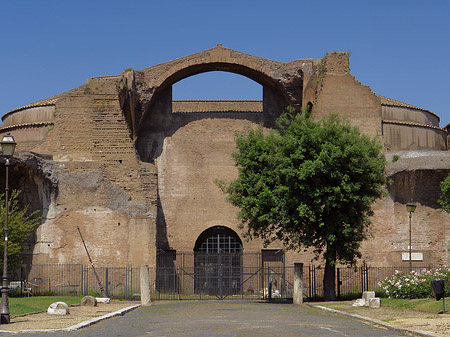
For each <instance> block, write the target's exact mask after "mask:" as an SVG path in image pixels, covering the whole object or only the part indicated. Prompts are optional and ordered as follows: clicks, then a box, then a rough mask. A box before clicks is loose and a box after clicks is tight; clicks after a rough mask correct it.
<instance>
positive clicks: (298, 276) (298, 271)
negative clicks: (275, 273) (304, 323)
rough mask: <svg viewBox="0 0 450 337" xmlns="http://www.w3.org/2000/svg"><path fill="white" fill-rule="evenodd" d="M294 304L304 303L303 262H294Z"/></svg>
mask: <svg viewBox="0 0 450 337" xmlns="http://www.w3.org/2000/svg"><path fill="white" fill-rule="evenodd" d="M293 296H294V304H302V303H303V263H294V295H293Z"/></svg>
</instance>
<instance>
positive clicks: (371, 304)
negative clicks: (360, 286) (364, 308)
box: [369, 297, 381, 308]
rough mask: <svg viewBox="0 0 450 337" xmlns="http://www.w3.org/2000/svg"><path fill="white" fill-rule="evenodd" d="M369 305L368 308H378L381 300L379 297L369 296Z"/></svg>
mask: <svg viewBox="0 0 450 337" xmlns="http://www.w3.org/2000/svg"><path fill="white" fill-rule="evenodd" d="M369 307H370V308H379V307H381V300H380V298H379V297H375V298H371V299H370V300H369Z"/></svg>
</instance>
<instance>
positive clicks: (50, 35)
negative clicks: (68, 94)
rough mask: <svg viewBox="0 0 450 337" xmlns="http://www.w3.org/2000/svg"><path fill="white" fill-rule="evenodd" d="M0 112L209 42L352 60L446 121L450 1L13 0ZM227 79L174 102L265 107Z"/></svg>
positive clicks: (384, 91)
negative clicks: (344, 55) (242, 102)
mask: <svg viewBox="0 0 450 337" xmlns="http://www.w3.org/2000/svg"><path fill="white" fill-rule="evenodd" d="M0 13H1V14H0V42H1V44H0V64H1V69H2V75H3V76H2V77H3V82H2V84H1V86H0V114H1V115H3V114H4V113H6V112H7V111H10V110H12V109H14V108H17V107H20V106H23V105H26V104H29V103H32V102H35V101H38V100H40V99H44V98H47V97H50V96H53V95H56V94H59V93H61V92H64V91H67V90H70V89H73V88H75V87H77V86H79V85H82V84H84V83H85V82H86V80H87V79H88V78H90V77H94V76H103V75H116V74H120V72H121V71H123V70H124V69H126V68H133V69H136V70H138V69H143V68H146V67H149V66H152V65H156V64H159V63H163V62H166V61H170V60H172V59H175V58H179V57H182V56H185V55H189V54H192V53H195V52H198V51H201V50H205V49H209V48H212V47H214V46H216V45H217V43H221V44H223V46H225V47H228V48H231V49H235V50H238V51H241V52H244V53H248V54H253V55H256V56H260V57H264V58H268V59H272V60H276V61H281V62H288V61H291V60H294V59H301V58H321V57H323V56H324V55H325V54H326V52H330V51H348V52H350V53H351V56H350V70H351V73H352V74H353V75H354V76H355V77H356V78H357V79H358V80H359V81H360V82H362V83H363V84H366V85H369V86H370V87H371V88H372V90H373V91H374V92H375V93H377V94H380V95H384V96H387V97H390V98H393V99H397V100H400V101H404V102H406V103H409V104H413V105H416V106H419V107H422V108H425V109H428V110H431V111H433V112H434V113H436V114H437V115H439V116H440V117H441V124H440V125H441V126H444V125H445V124H447V123H450V1H447V0H424V1H419V0H389V1H384V0H379V1H362V0H359V1H356V0H355V1H345V0H340V1H311V0H310V1H300V0H296V1H283V0H278V1H274V0H271V1H266V0H259V1H245V0H240V1H235V0H228V1H213V0H209V1H196V0H189V1H188V0H184V1H181V0H179V1H176V0H164V1H163V0H158V1H153V0H147V1H142V0H141V1H139V0H137V1H123V0H122V1H115V0H108V1H103V0H97V1H96V0H89V1H84V0H77V1H61V0H55V1H50V0H40V1H36V0H29V1H23V0H15V1H2V2H1V4H0ZM261 92H262V91H261V87H260V86H259V85H258V84H256V83H254V82H252V81H251V80H249V79H247V78H245V77H242V76H238V75H233V74H227V73H207V74H203V75H198V76H195V77H191V78H188V79H185V80H183V81H180V82H179V83H177V84H175V86H174V99H261V96H262V93H261Z"/></svg>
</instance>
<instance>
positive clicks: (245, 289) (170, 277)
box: [10, 254, 430, 301]
mask: <svg viewBox="0 0 450 337" xmlns="http://www.w3.org/2000/svg"><path fill="white" fill-rule="evenodd" d="M259 258H260V256H256V255H253V256H245V255H242V254H241V255H233V256H230V255H229V254H228V255H222V256H221V257H220V259H219V258H218V257H215V258H212V257H210V259H208V260H206V259H205V258H204V257H201V258H198V259H197V263H196V262H195V259H196V256H195V255H193V254H191V255H184V256H183V257H182V258H181V259H179V260H178V262H175V261H172V262H173V263H172V266H167V264H166V266H161V265H159V266H155V267H151V268H150V280H151V297H152V299H153V300H171V299H174V300H187V299H236V298H239V299H268V298H271V299H275V300H276V299H291V298H292V291H293V283H294V268H293V266H285V265H284V263H283V262H282V261H281V262H273V261H271V262H270V263H263V262H264V261H262V260H260V259H259ZM258 259H259V260H258ZM266 262H267V261H266ZM422 268H427V269H429V268H430V266H428V267H420V268H419V267H416V268H415V269H422ZM396 270H400V271H402V272H406V273H407V272H408V271H409V269H408V267H371V266H370V265H367V264H363V265H362V266H359V267H351V268H347V267H337V268H336V295H337V297H338V298H339V299H349V298H356V297H360V296H361V294H362V292H363V291H367V290H372V291H377V290H378V289H379V285H378V283H379V282H380V281H382V280H384V279H386V277H389V276H391V275H393V274H394V273H395V271H396ZM96 271H97V273H98V275H99V277H100V281H101V283H102V285H103V287H104V288H105V291H106V293H107V296H109V297H113V298H121V299H129V300H132V299H139V298H140V284H139V282H140V268H139V267H135V266H131V265H130V266H126V267H97V268H96ZM323 276H324V267H323V266H316V265H309V266H305V267H304V269H303V291H304V298H305V299H306V300H310V301H312V300H319V299H321V298H322V297H323ZM10 280H11V282H10V285H11V286H13V287H17V288H19V287H20V288H21V290H22V292H23V293H25V294H27V293H28V294H29V295H69V296H71V295H73V296H75V295H76V296H84V295H95V296H101V292H100V287H99V284H98V281H97V279H96V277H95V275H94V272H93V270H92V267H91V266H88V265H82V264H45V265H44V264H39V265H38V264H35V265H26V266H24V267H23V268H22V269H21V270H20V272H17V273H16V275H15V276H13V275H11V277H10Z"/></svg>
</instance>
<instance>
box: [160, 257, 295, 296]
mask: <svg viewBox="0 0 450 337" xmlns="http://www.w3.org/2000/svg"><path fill="white" fill-rule="evenodd" d="M263 260H264V259H263V253H260V252H257V253H226V252H222V253H216V254H213V253H199V252H192V253H175V252H174V251H169V252H165V251H160V252H158V261H159V262H158V267H157V268H155V270H154V271H155V284H154V293H153V298H155V299H180V300H181V299H236V298H239V299H263V298H265V299H268V298H270V297H272V299H284V298H292V287H293V267H285V266H284V264H283V263H281V262H276V261H271V262H270V263H269V262H267V261H266V262H265V263H263Z"/></svg>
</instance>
